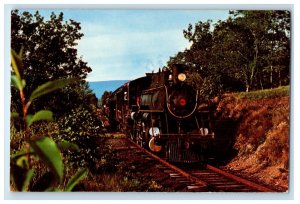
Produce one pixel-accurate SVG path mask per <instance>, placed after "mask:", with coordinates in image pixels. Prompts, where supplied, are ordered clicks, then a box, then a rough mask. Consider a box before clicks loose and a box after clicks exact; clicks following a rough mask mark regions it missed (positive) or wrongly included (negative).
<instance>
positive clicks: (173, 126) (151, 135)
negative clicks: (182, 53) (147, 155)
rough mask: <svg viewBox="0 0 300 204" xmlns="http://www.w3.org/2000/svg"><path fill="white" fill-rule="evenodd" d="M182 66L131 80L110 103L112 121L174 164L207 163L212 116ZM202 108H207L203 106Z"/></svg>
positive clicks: (175, 66) (115, 94)
mask: <svg viewBox="0 0 300 204" xmlns="http://www.w3.org/2000/svg"><path fill="white" fill-rule="evenodd" d="M186 71H187V69H186V67H185V66H183V65H173V66H172V67H171V69H167V68H166V67H164V68H163V69H162V70H159V72H157V73H146V76H144V77H141V78H138V79H135V80H132V81H130V82H128V83H126V84H124V85H123V86H121V87H120V88H118V89H117V90H116V91H114V92H113V94H112V96H111V97H110V98H109V99H108V101H107V102H106V107H107V108H108V109H109V114H110V118H111V120H113V121H114V122H112V123H114V124H118V126H117V127H118V129H119V130H121V131H124V132H126V133H127V134H128V135H129V136H130V137H131V138H132V139H133V140H134V141H135V142H137V143H138V144H140V145H141V146H143V147H145V148H149V149H150V150H151V151H152V152H156V153H157V154H160V155H163V156H164V157H165V158H166V159H167V160H169V161H171V162H186V163H192V162H203V161H204V160H205V159H206V158H207V154H208V152H209V150H210V146H211V144H212V141H213V140H214V138H215V134H214V131H213V128H212V123H211V118H210V115H211V114H210V112H209V111H208V110H207V109H206V108H204V109H203V108H202V109H201V108H200V107H201V105H202V107H207V106H206V105H205V101H204V100H201V97H200V96H199V93H198V91H197V90H195V89H193V88H192V87H191V86H190V85H188V84H187V82H186V81H187V72H186ZM203 104H204V106H203Z"/></svg>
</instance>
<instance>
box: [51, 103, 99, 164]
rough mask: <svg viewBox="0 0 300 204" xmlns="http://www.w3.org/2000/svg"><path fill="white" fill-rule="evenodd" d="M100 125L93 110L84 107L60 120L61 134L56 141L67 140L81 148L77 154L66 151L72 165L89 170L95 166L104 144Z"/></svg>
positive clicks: (65, 153)
mask: <svg viewBox="0 0 300 204" xmlns="http://www.w3.org/2000/svg"><path fill="white" fill-rule="evenodd" d="M100 124H101V123H100V121H98V119H97V117H96V116H95V115H94V114H93V112H92V110H88V109H87V108H85V107H82V106H81V107H78V108H76V109H73V110H72V111H71V113H70V114H68V115H66V116H64V117H62V118H61V119H60V120H59V134H58V135H57V138H55V140H57V141H59V140H67V141H70V142H72V143H75V144H76V145H78V147H79V151H76V152H70V151H64V155H65V157H66V159H67V160H68V161H69V162H70V164H71V165H73V166H76V167H78V166H88V167H89V168H91V167H93V166H94V165H95V162H96V161H97V159H98V158H99V157H100V149H101V144H102V142H101V141H100V140H101V138H100V137H99V131H100V130H101V129H100Z"/></svg>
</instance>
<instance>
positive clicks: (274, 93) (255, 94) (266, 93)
mask: <svg viewBox="0 0 300 204" xmlns="http://www.w3.org/2000/svg"><path fill="white" fill-rule="evenodd" d="M234 95H235V96H236V97H237V98H240V99H251V100H256V99H264V98H277V97H283V96H289V95H290V86H280V87H278V88H274V89H265V90H258V91H250V92H240V93H236V94H234Z"/></svg>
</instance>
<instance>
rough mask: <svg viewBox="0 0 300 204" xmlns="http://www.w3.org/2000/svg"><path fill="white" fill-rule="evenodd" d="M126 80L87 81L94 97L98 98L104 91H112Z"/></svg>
mask: <svg viewBox="0 0 300 204" xmlns="http://www.w3.org/2000/svg"><path fill="white" fill-rule="evenodd" d="M126 82H128V80H111V81H92V82H89V85H90V88H91V89H92V90H93V92H94V93H95V94H96V97H97V98H98V99H100V98H101V96H102V94H103V93H104V91H114V90H116V89H117V88H118V87H120V86H122V85H123V84H125V83H126Z"/></svg>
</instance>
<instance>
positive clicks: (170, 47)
mask: <svg viewBox="0 0 300 204" xmlns="http://www.w3.org/2000/svg"><path fill="white" fill-rule="evenodd" d="M100 30H102V31H103V28H99V29H97V28H96V29H95V31H96V32H98V31H100ZM187 46H189V43H188V41H187V40H186V39H184V38H183V35H182V31H181V30H163V31H160V32H154V31H151V32H134V31H129V32H128V31H127V32H123V33H122V32H121V31H119V32H117V31H116V30H111V34H107V33H106V34H101V32H100V33H98V34H97V35H96V34H95V33H94V32H93V34H90V35H86V36H84V37H83V38H82V39H81V41H80V42H79V44H78V52H79V55H83V58H84V60H86V61H87V62H88V64H89V66H91V67H92V69H93V73H92V74H90V75H89V76H88V80H89V81H92V80H93V81H95V80H107V79H129V78H131V77H133V76H135V75H140V76H141V75H144V72H146V71H148V72H149V71H152V70H155V71H157V69H158V68H159V67H160V66H163V65H164V64H165V63H166V62H167V60H168V59H169V57H170V56H174V55H175V54H176V53H177V52H179V51H182V50H183V49H184V48H185V47H187ZM137 64H138V65H140V66H142V67H132V66H135V65H137ZM125 66H128V67H127V68H126V71H122V68H124V67H125ZM130 66H131V67H130ZM139 71H140V72H139ZM120 74H123V76H120ZM134 74H135V75H134ZM136 77H138V76H136Z"/></svg>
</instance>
